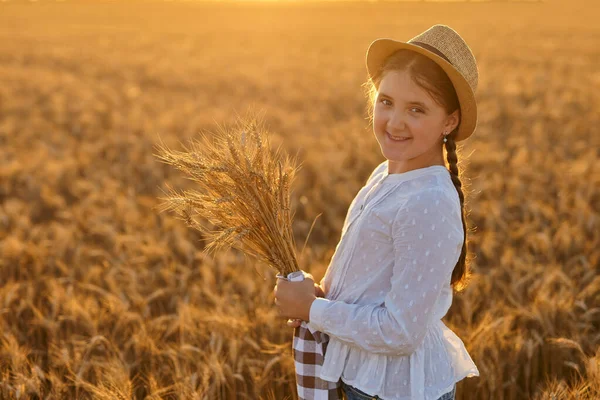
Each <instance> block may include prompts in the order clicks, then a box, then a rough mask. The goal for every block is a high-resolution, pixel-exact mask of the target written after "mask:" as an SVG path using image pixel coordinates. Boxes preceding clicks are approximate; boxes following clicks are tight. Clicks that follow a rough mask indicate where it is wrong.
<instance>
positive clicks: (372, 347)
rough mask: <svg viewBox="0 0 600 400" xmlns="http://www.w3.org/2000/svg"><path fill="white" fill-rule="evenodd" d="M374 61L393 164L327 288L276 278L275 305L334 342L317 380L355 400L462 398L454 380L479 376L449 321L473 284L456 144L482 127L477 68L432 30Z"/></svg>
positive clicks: (373, 184) (334, 263)
mask: <svg viewBox="0 0 600 400" xmlns="http://www.w3.org/2000/svg"><path fill="white" fill-rule="evenodd" d="M366 62H367V70H368V74H369V81H368V82H367V84H368V85H369V97H370V107H372V109H371V108H369V116H370V118H371V119H372V123H373V132H374V134H375V138H376V139H377V141H378V143H379V146H380V148H381V152H382V153H383V156H384V157H385V158H386V160H385V161H384V162H383V163H381V164H380V165H379V166H377V168H376V169H375V170H374V171H373V173H372V174H371V176H370V177H369V179H368V180H367V183H366V185H365V186H364V187H363V188H362V189H361V190H360V191H359V192H358V194H357V196H356V197H355V198H354V200H353V201H352V204H351V205H350V208H349V211H348V215H347V217H346V221H345V222H344V226H343V228H342V233H341V239H340V242H339V244H338V246H337V247H336V250H335V253H334V255H333V257H332V260H331V263H330V265H329V267H328V269H327V271H326V273H325V276H324V277H323V279H322V280H321V284H320V285H315V283H314V281H313V280H312V279H311V278H312V277H311V276H310V275H309V274H306V279H305V280H304V281H302V282H290V281H286V280H284V279H278V281H277V284H276V286H275V290H274V292H275V304H276V306H277V309H278V312H279V315H280V316H281V317H285V318H292V319H296V321H289V323H288V324H289V325H290V326H295V327H297V326H299V323H300V322H299V321H300V320H302V321H306V322H304V323H305V324H306V325H307V326H309V327H310V328H311V331H319V332H322V333H325V334H326V335H328V337H329V343H328V345H327V347H326V352H325V356H324V360H323V365H322V367H321V370H320V374H319V378H321V379H324V380H326V381H330V382H338V383H339V384H340V385H341V387H342V390H343V393H344V394H345V396H346V397H347V399H349V400H354V399H386V400H388V399H390V400H391V399H397V400H437V399H440V400H445V399H454V395H455V389H456V382H458V381H460V380H462V379H463V378H465V377H471V376H479V371H478V369H477V367H476V365H475V364H474V362H473V360H472V359H471V357H470V356H469V354H468V352H467V351H466V348H465V346H464V344H463V342H462V341H461V339H460V338H459V337H458V336H456V335H455V334H454V332H452V330H450V329H449V328H448V327H446V325H445V324H444V323H443V322H442V321H441V319H442V317H444V316H445V315H446V312H447V311H448V309H449V308H450V305H451V303H452V295H453V290H456V291H461V290H463V289H464V288H465V287H466V285H467V281H468V279H469V277H470V271H469V269H468V265H467V263H466V256H467V240H466V239H467V238H466V234H467V229H466V224H465V210H464V195H463V190H462V185H461V181H460V178H459V171H458V167H457V161H458V160H457V156H456V142H457V141H460V140H464V139H466V138H468V137H469V136H470V135H471V134H472V133H473V131H474V130H475V127H476V125H477V107H476V103H475V95H474V93H475V90H476V88H477V79H478V71H477V64H476V60H475V57H474V56H473V53H472V52H471V50H470V49H469V47H468V46H467V44H466V43H465V41H464V40H463V39H462V38H461V37H460V35H459V34H458V33H457V32H456V31H454V30H453V29H451V28H450V27H448V26H446V25H434V26H432V27H431V28H429V29H428V30H426V31H425V32H423V33H421V34H419V35H418V36H416V37H414V38H412V39H410V40H409V41H408V42H400V41H395V40H391V39H378V40H375V41H374V42H373V43H371V45H370V46H369V49H368V50H367V57H366ZM443 148H445V150H446V152H445V157H446V160H447V162H448V166H447V167H446V164H445V162H444V151H443ZM279 289H281V290H279ZM321 290H322V292H321ZM301 397H302V396H301Z"/></svg>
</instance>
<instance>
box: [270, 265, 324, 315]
mask: <svg viewBox="0 0 600 400" xmlns="http://www.w3.org/2000/svg"><path fill="white" fill-rule="evenodd" d="M280 289H281V290H280ZM316 291H317V288H316V287H315V282H314V280H313V278H312V275H310V274H308V273H306V272H304V280H303V281H301V282H290V281H287V280H285V279H279V278H278V279H277V284H276V285H275V288H274V289H273V292H274V293H275V305H276V306H277V312H278V314H279V316H280V317H284V318H292V319H300V320H304V321H308V319H309V314H310V306H311V305H312V302H313V301H314V300H315V299H316V298H317V296H316Z"/></svg>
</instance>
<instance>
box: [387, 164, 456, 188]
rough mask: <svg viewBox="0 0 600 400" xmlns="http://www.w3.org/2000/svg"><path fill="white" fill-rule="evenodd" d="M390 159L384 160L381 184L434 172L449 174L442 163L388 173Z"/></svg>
mask: <svg viewBox="0 0 600 400" xmlns="http://www.w3.org/2000/svg"><path fill="white" fill-rule="evenodd" d="M389 164H390V161H389V160H386V162H385V168H384V169H383V177H382V178H381V179H380V182H381V183H382V184H386V183H400V182H404V181H407V180H410V179H413V178H417V177H420V176H423V175H429V174H435V173H440V172H445V173H447V174H450V171H448V168H446V167H445V166H444V165H431V166H429V167H423V168H417V169H413V170H410V171H406V172H401V173H399V174H390V173H389V172H388V171H389Z"/></svg>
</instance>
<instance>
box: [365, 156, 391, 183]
mask: <svg viewBox="0 0 600 400" xmlns="http://www.w3.org/2000/svg"><path fill="white" fill-rule="evenodd" d="M386 162H387V160H384V161H382V162H381V163H380V164H379V165H378V166H376V167H375V169H374V170H373V172H371V175H370V176H369V178H368V179H367V184H369V182H371V181H372V180H373V178H375V177H376V176H377V175H379V174H381V173H383V171H384V170H385V165H386V164H385V163H386Z"/></svg>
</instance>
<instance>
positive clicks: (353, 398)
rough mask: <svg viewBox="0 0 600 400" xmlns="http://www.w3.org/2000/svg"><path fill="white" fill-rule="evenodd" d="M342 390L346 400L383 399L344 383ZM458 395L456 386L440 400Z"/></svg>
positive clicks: (450, 398)
mask: <svg viewBox="0 0 600 400" xmlns="http://www.w3.org/2000/svg"><path fill="white" fill-rule="evenodd" d="M342 390H343V392H344V395H345V396H346V400H376V399H381V397H379V396H371V395H369V394H366V393H365V392H363V391H362V390H358V389H357V388H355V387H354V386H350V385H348V384H346V382H344V381H342ZM455 394H456V385H454V388H452V390H451V391H449V392H448V393H445V394H443V395H442V396H441V397H440V398H438V400H454V395H455Z"/></svg>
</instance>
